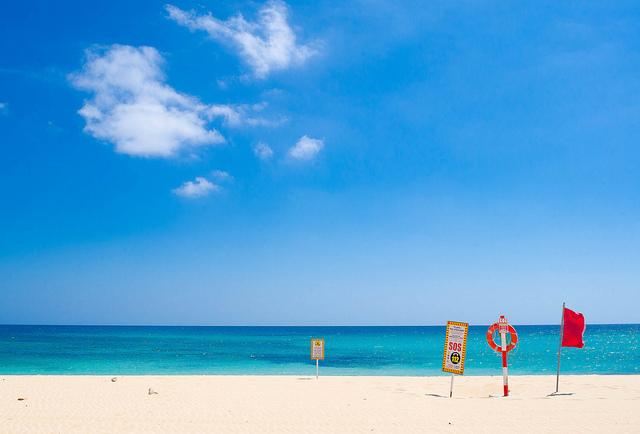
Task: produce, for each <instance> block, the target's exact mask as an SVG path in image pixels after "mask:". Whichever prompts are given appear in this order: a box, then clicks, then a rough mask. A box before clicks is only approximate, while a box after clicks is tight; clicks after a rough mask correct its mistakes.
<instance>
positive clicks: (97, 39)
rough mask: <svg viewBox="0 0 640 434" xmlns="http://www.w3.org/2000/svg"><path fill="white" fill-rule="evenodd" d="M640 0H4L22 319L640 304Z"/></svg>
mask: <svg viewBox="0 0 640 434" xmlns="http://www.w3.org/2000/svg"><path fill="white" fill-rule="evenodd" d="M639 12H640V10H639V9H638V7H637V5H636V4H634V2H588V3H584V4H582V3H578V4H569V3H562V2H561V3H558V2H536V3H535V4H525V3H505V2H498V1H483V2H456V1H453V2H411V1H405V2H397V1H389V2H387V1H352V2H338V3H336V2H323V1H314V2H287V3H284V2H281V1H270V2H266V3H263V2H246V1H238V2H235V1H234V2H211V1H205V2H202V1H200V2H195V1H189V0H184V1H183V0H180V1H174V2H170V3H168V4H167V3H163V2H155V1H135V0H134V1H130V0H129V1H126V2H124V1H122V2H118V1H113V2H106V3H104V2H86V1H58V2H40V1H23V2H4V3H3V4H2V6H0V40H1V41H3V42H2V43H0V185H1V186H2V187H1V188H0V203H1V206H0V295H1V300H2V302H1V303H0V323H17V324H20V323H24V324H131V325H135V324H150V325H441V324H444V323H445V322H446V321H447V320H454V321H465V322H470V323H472V324H489V323H491V322H494V321H495V320H497V318H498V316H499V315H506V316H507V317H508V318H509V320H510V321H511V322H513V323H515V324H549V323H557V322H559V320H560V314H561V306H562V302H566V303H567V307H569V308H572V309H574V310H577V311H581V312H583V313H584V314H585V317H586V319H587V322H588V323H589V322H590V323H637V322H640V316H639V314H638V312H637V310H638V309H637V307H638V306H639V305H640V266H639V264H640V247H639V246H640V174H639V173H640V172H639V170H638V169H639V168H640V146H639V143H640V78H639V77H640V76H639V73H638V72H639V71H640V51H639V49H638V41H640V13H639Z"/></svg>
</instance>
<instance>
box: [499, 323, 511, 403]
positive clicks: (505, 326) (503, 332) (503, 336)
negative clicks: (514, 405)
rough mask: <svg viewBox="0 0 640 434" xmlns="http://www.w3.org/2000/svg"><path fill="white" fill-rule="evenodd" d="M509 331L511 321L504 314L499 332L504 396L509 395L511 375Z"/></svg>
mask: <svg viewBox="0 0 640 434" xmlns="http://www.w3.org/2000/svg"><path fill="white" fill-rule="evenodd" d="M507 331H509V323H508V322H507V319H506V318H505V317H504V315H500V319H499V320H498V333H500V348H501V350H502V385H503V388H504V396H509V376H508V375H507Z"/></svg>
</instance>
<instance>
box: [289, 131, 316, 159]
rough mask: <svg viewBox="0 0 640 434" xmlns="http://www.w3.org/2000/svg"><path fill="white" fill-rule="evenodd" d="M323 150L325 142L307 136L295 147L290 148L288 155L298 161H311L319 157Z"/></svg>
mask: <svg viewBox="0 0 640 434" xmlns="http://www.w3.org/2000/svg"><path fill="white" fill-rule="evenodd" d="M322 148H324V140H317V139H310V138H309V137H308V136H306V135H305V136H302V137H301V138H300V140H298V143H296V145H295V146H292V147H291V148H289V152H288V153H287V154H288V155H289V157H291V158H294V159H296V160H301V161H309V160H311V159H313V158H314V157H315V156H316V155H318V153H319V152H320V151H321V150H322Z"/></svg>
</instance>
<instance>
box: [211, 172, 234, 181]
mask: <svg viewBox="0 0 640 434" xmlns="http://www.w3.org/2000/svg"><path fill="white" fill-rule="evenodd" d="M211 176H212V177H213V178H215V179H217V180H218V181H219V182H230V181H233V176H231V175H229V173H227V172H225V171H223V170H214V171H213V172H211Z"/></svg>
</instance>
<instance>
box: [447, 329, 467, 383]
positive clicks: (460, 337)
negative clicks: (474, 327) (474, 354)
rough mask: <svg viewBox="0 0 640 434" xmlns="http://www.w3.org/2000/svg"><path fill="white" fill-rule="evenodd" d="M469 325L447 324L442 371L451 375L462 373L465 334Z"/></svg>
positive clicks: (465, 349) (465, 344)
mask: <svg viewBox="0 0 640 434" xmlns="http://www.w3.org/2000/svg"><path fill="white" fill-rule="evenodd" d="M468 331H469V324H467V323H463V322H454V321H448V322H447V337H446V339H445V341H444V358H443V360H442V370H443V371H444V372H450V373H452V374H460V375H462V374H463V373H464V356H465V353H466V352H467V333H468Z"/></svg>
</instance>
